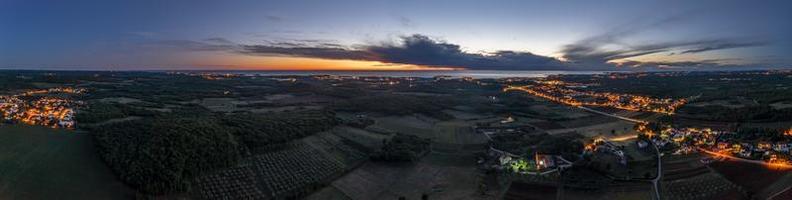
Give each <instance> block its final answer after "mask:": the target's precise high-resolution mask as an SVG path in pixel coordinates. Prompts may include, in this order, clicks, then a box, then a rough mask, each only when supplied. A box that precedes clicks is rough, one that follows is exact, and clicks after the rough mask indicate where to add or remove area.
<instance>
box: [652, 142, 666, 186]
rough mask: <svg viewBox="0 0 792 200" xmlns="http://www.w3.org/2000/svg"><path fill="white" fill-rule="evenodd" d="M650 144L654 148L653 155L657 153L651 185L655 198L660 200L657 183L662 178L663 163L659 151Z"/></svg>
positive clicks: (655, 146)
mask: <svg viewBox="0 0 792 200" xmlns="http://www.w3.org/2000/svg"><path fill="white" fill-rule="evenodd" d="M650 144H651V145H652V147H654V149H655V153H657V176H656V177H655V178H654V179H652V185H654V189H655V198H656V199H657V200H660V186H659V185H658V184H657V183H658V182H660V179H661V178H662V177H663V162H662V161H661V158H660V149H658V148H657V145H655V144H654V143H653V142H650Z"/></svg>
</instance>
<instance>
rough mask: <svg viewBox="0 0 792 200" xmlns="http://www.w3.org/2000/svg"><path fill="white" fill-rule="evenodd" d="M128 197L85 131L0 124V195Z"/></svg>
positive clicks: (131, 193) (129, 191)
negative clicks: (100, 157)
mask: <svg viewBox="0 0 792 200" xmlns="http://www.w3.org/2000/svg"><path fill="white" fill-rule="evenodd" d="M64 196H68V197H70V198H74V199H131V198H134V197H135V192H134V190H132V189H130V188H129V187H127V186H126V185H124V184H123V183H121V182H120V181H118V180H117V179H116V177H115V176H114V175H113V173H112V172H111V171H110V169H109V168H107V167H106V166H105V165H104V163H102V161H101V160H100V159H99V157H98V155H96V153H95V152H94V149H93V142H92V140H91V138H90V137H89V136H88V135H86V134H85V133H78V132H73V131H66V130H54V129H50V128H44V127H29V126H22V125H0V199H58V198H63V197H64Z"/></svg>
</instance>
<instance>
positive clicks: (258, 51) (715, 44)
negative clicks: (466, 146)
mask: <svg viewBox="0 0 792 200" xmlns="http://www.w3.org/2000/svg"><path fill="white" fill-rule="evenodd" d="M790 11H792V3H790V1H759V2H753V1H751V2H749V1H656V2H653V1H451V0H449V1H262V0H258V1H235V0H229V1H200V0H199V1H195V0H194V1H187V0H185V1H166V0H160V1H149V0H135V1H116V0H96V1H83V0H70V1H62V0H51V1H38V0H0V68H23V69H174V68H178V69H425V68H431V69H434V68H440V67H443V68H468V69H553V70H603V69H604V70H612V69H709V68H719V69H723V68H728V69H738V68H739V69H742V68H790V67H792V59H791V57H790V56H792V38H790V35H792V20H790V19H792V12H790ZM617 67H621V68H617Z"/></svg>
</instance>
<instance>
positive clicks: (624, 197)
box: [558, 182, 654, 200]
mask: <svg viewBox="0 0 792 200" xmlns="http://www.w3.org/2000/svg"><path fill="white" fill-rule="evenodd" d="M653 196H654V191H653V189H652V184H650V183H647V182H626V183H614V184H609V185H608V186H606V187H604V188H602V189H599V190H579V189H569V188H565V189H564V191H563V193H562V195H561V196H560V197H559V198H558V199H596V200H611V199H613V200H632V199H652V198H653Z"/></svg>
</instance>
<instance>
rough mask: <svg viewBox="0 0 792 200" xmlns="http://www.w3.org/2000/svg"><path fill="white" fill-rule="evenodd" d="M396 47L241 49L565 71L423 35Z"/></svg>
mask: <svg viewBox="0 0 792 200" xmlns="http://www.w3.org/2000/svg"><path fill="white" fill-rule="evenodd" d="M401 39H402V41H401V43H399V44H395V45H389V44H381V45H366V46H361V47H358V48H355V49H350V48H342V46H340V45H333V44H328V43H319V45H316V46H306V45H305V44H304V43H299V44H297V43H274V44H269V45H244V46H243V50H242V51H241V52H242V53H245V54H266V55H272V54H278V55H289V56H300V57H312V58H324V59H346V60H364V61H379V62H384V63H398V64H414V65H424V66H436V67H463V68H468V69H514V70H522V69H566V68H568V66H567V65H565V64H564V63H563V62H561V61H558V60H557V59H555V58H551V57H546V56H540V55H535V54H532V53H528V52H516V51H498V52H494V53H491V54H477V53H466V52H463V51H462V49H461V47H460V46H459V45H456V44H451V43H447V42H444V41H439V40H435V39H432V38H430V37H428V36H424V35H418V34H416V35H411V36H405V37H402V38H401Z"/></svg>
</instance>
